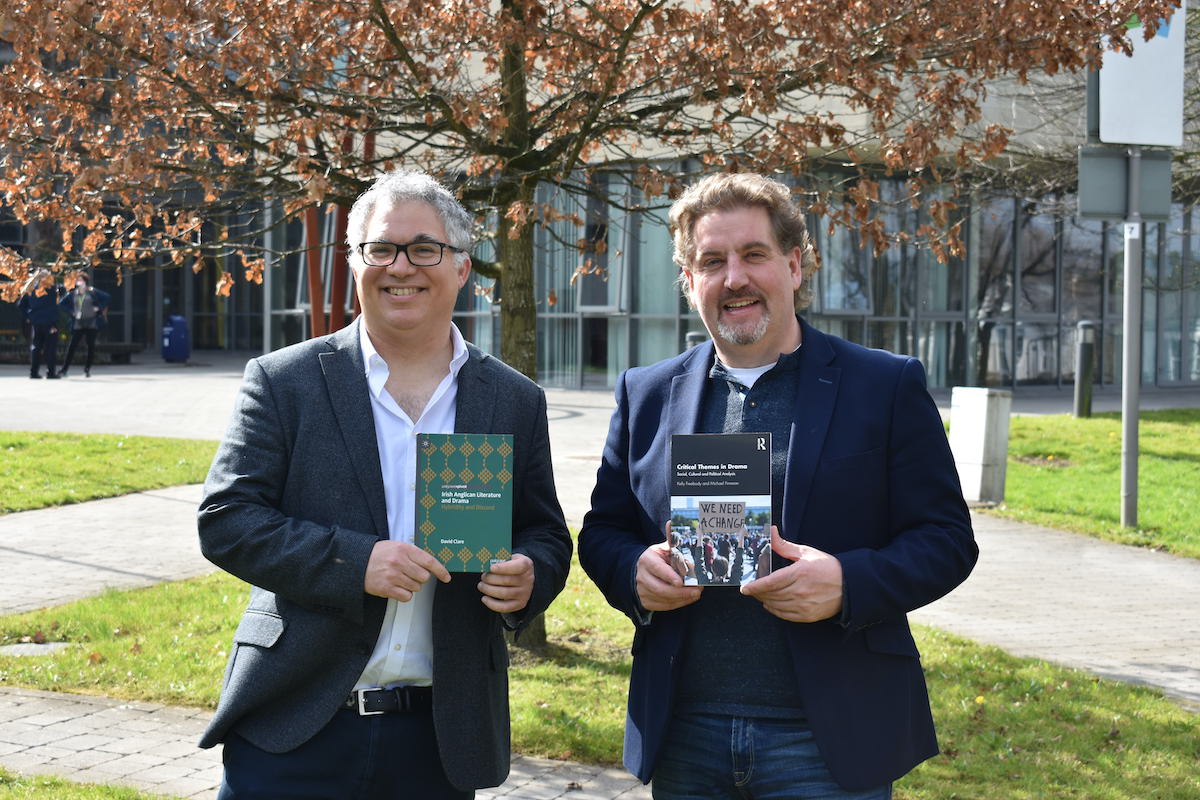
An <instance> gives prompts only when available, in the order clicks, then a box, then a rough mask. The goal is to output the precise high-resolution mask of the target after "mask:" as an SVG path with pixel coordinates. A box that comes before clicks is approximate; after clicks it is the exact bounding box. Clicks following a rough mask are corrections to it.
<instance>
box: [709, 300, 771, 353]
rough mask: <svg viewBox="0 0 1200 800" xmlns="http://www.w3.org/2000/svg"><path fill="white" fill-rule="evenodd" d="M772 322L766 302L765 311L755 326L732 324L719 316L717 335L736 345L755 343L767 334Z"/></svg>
mask: <svg viewBox="0 0 1200 800" xmlns="http://www.w3.org/2000/svg"><path fill="white" fill-rule="evenodd" d="M770 324H771V315H770V313H769V312H768V311H767V310H766V304H765V303H764V304H763V312H762V314H761V315H760V316H759V318H758V322H756V323H755V324H754V325H753V326H750V325H748V324H745V323H743V324H742V325H737V326H735V325H730V324H729V323H727V322H725V321H724V320H723V319H721V317H720V315H719V314H718V316H717V335H719V336H720V337H721V338H722V339H724V340H725V341H727V342H729V343H730V344H735V345H747V344H754V343H756V342H758V341H759V340H760V339H762V338H763V337H764V336H766V335H767V327H768V326H769V325H770Z"/></svg>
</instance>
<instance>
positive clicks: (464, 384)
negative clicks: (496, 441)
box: [454, 343, 497, 433]
mask: <svg viewBox="0 0 1200 800" xmlns="http://www.w3.org/2000/svg"><path fill="white" fill-rule="evenodd" d="M487 358H489V356H487V355H485V354H484V353H483V351H481V350H480V349H479V348H477V347H475V345H473V344H470V343H468V344H467V361H466V363H465V364H463V365H462V369H460V370H459V371H458V395H457V397H456V398H455V400H454V432H455V433H491V431H492V418H493V415H494V412H495V409H496V400H497V398H496V396H495V391H494V390H493V389H492V388H490V387H491V384H492V376H491V375H490V374H489V371H488V370H486V369H484V368H483V362H484V360H485V359H487Z"/></svg>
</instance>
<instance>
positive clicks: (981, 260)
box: [970, 197, 1013, 318]
mask: <svg viewBox="0 0 1200 800" xmlns="http://www.w3.org/2000/svg"><path fill="white" fill-rule="evenodd" d="M974 221H975V224H976V228H977V229H978V230H977V231H976V232H974V233H975V235H973V236H972V239H973V240H974V241H973V242H972V245H973V247H972V248H971V250H972V252H971V253H970V261H971V268H972V270H973V271H974V280H973V282H972V283H973V286H974V292H973V294H974V299H975V306H976V308H977V309H978V312H979V316H980V317H984V318H986V317H992V316H997V315H1004V314H1010V313H1011V312H1012V238H1013V200H1012V198H1010V197H998V198H990V199H987V200H985V201H984V202H983V203H982V204H981V206H980V208H979V212H978V213H977V214H976V215H975V220H974Z"/></svg>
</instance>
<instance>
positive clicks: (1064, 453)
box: [989, 409, 1200, 558]
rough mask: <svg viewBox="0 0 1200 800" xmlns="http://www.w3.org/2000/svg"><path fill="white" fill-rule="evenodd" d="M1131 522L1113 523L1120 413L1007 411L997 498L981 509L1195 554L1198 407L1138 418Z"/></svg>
mask: <svg viewBox="0 0 1200 800" xmlns="http://www.w3.org/2000/svg"><path fill="white" fill-rule="evenodd" d="M1138 430H1139V435H1138V439H1139V450H1140V454H1139V458H1138V527H1137V528H1136V529H1134V528H1123V527H1121V524H1120V523H1121V419H1120V415H1118V414H1097V415H1095V416H1093V417H1091V418H1084V419H1076V418H1074V417H1072V416H1070V415H1065V414H1056V415H1051V416H1042V417H1013V418H1012V420H1011V422H1010V430H1009V443H1008V468H1007V479H1006V486H1005V493H1004V499H1005V502H1004V504H1003V505H1002V506H1000V507H999V508H996V509H994V510H992V511H990V512H989V513H994V514H999V515H1001V516H1005V517H1009V518H1012V519H1018V520H1022V521H1025V522H1032V523H1036V524H1039V525H1046V526H1049V527H1053V528H1061V529H1064V530H1072V531H1078V532H1080V533H1087V534H1091V535H1093V536H1098V537H1101V538H1104V539H1109V540H1111V541H1115V542H1120V543H1122V544H1133V545H1139V546H1142V547H1153V548H1156V549H1161V550H1166V551H1168V552H1171V553H1175V554H1177V555H1182V556H1189V557H1191V558H1200V523H1198V522H1197V521H1196V502H1197V498H1198V497H1200V409H1186V410H1177V411H1144V412H1142V414H1141V415H1140V417H1139V423H1138Z"/></svg>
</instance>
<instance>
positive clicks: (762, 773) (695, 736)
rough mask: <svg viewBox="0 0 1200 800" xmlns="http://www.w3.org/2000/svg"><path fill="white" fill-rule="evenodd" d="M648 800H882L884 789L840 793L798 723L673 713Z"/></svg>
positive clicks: (889, 792) (888, 787)
mask: <svg viewBox="0 0 1200 800" xmlns="http://www.w3.org/2000/svg"><path fill="white" fill-rule="evenodd" d="M651 791H652V794H653V796H654V798H655V800H702V799H704V800H709V799H710V798H736V800H890V798H891V796H892V787H891V784H888V785H886V786H880V787H878V788H876V789H869V790H867V791H850V790H848V789H843V788H842V787H841V786H839V785H838V784H837V782H836V781H834V779H833V776H832V775H830V774H829V769H828V768H827V767H826V766H825V761H824V760H823V759H822V758H821V754H820V753H819V752H818V751H817V743H816V740H815V739H814V738H813V734H812V731H811V730H809V728H808V726H807V725H805V724H804V723H803V722H798V721H796V720H787V719H767V718H763V717H726V716H720V715H716V714H677V715H676V716H675V717H674V719H672V720H671V725H670V728H669V729H668V731H667V742H666V745H665V746H664V749H663V754H662V758H661V760H660V761H659V763H658V767H657V768H656V769H655V771H654V780H653V781H652V783H651Z"/></svg>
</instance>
